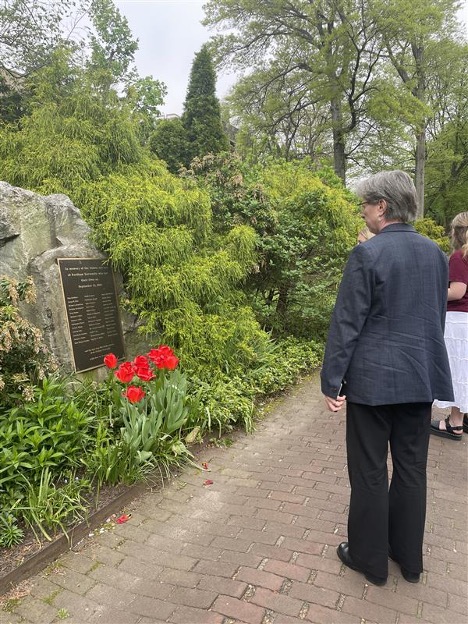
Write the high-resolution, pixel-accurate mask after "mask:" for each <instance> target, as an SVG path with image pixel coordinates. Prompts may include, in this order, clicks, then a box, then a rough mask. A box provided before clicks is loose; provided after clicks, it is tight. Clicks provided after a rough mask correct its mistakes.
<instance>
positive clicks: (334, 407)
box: [323, 394, 346, 412]
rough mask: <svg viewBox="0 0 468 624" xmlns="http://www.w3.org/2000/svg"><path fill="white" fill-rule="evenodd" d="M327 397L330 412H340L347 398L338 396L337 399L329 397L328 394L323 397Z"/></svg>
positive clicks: (326, 403) (326, 402)
mask: <svg viewBox="0 0 468 624" xmlns="http://www.w3.org/2000/svg"><path fill="white" fill-rule="evenodd" d="M323 396H324V397H325V405H326V406H327V408H328V409H329V410H330V412H338V411H339V410H340V409H341V408H342V407H343V405H344V402H345V401H346V397H345V396H337V397H335V398H333V397H329V396H327V395H326V394H324V395H323Z"/></svg>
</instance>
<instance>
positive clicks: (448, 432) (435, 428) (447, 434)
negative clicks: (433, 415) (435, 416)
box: [431, 416, 463, 440]
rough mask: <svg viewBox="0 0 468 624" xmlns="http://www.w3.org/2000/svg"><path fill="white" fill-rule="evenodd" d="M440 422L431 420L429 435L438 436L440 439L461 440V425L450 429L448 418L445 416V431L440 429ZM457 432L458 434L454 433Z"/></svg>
mask: <svg viewBox="0 0 468 624" xmlns="http://www.w3.org/2000/svg"><path fill="white" fill-rule="evenodd" d="M441 422H442V421H441V420H433V421H432V422H431V433H433V434H434V435H436V436H440V437H441V438H449V439H450V440H461V438H462V431H463V425H458V426H457V427H452V425H451V424H450V416H447V418H446V419H445V421H444V422H445V429H440V428H439V425H440V423H441ZM456 431H459V432H460V433H455V432H456Z"/></svg>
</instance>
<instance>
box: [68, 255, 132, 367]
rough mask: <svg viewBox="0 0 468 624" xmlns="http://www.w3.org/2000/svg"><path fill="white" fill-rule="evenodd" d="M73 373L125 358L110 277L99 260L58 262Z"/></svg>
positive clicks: (114, 292) (113, 288) (111, 274)
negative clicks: (111, 357) (109, 358)
mask: <svg viewBox="0 0 468 624" xmlns="http://www.w3.org/2000/svg"><path fill="white" fill-rule="evenodd" d="M57 261H58V265H59V269H60V275H61V278H62V287H63V295H64V298H65V306H66V310H67V318H68V328H69V330H70V338H71V344H72V350H73V358H74V361H75V370H76V372H83V371H86V370H90V369H92V368H97V367H98V366H103V365H104V363H103V358H104V356H105V355H107V354H108V353H113V354H114V355H116V356H117V358H119V359H120V358H123V357H124V355H125V349H124V341H123V335H122V325H121V322H120V315H119V307H118V304H117V294H116V290H115V283H114V274H113V272H112V269H111V267H110V266H109V265H108V264H106V262H105V261H104V260H101V259H100V258H58V259H57Z"/></svg>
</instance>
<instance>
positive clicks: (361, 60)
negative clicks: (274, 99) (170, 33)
mask: <svg viewBox="0 0 468 624" xmlns="http://www.w3.org/2000/svg"><path fill="white" fill-rule="evenodd" d="M367 4H368V3H367V1H366V0H331V1H328V0H327V1H325V0H318V1H317V2H310V1H309V0H286V1H282V2H256V1H255V0H209V2H208V3H207V5H206V7H205V10H206V20H205V23H206V24H207V25H209V26H213V27H218V28H225V29H229V34H228V35H226V36H223V35H219V36H216V37H214V38H213V44H214V48H215V50H216V54H217V59H219V60H222V61H223V62H225V63H232V64H233V65H234V66H236V67H241V68H243V69H247V68H248V69H250V70H253V73H257V75H259V73H260V72H263V73H264V75H265V80H264V81H263V83H258V88H259V89H260V93H267V92H268V91H271V90H276V91H277V92H281V83H282V81H283V80H284V78H285V77H286V76H288V81H289V82H290V83H295V84H296V85H299V84H301V83H303V84H305V85H306V89H304V92H303V97H302V101H301V104H300V106H301V107H302V108H304V107H306V106H309V105H311V103H315V105H317V104H319V103H321V104H326V105H327V107H328V119H327V128H328V132H329V135H330V137H331V140H330V143H331V152H332V155H333V163H334V169H335V172H336V173H337V175H338V176H339V177H340V178H341V179H342V180H343V181H345V179H346V164H347V162H346V161H347V158H348V156H349V155H350V154H351V153H352V151H353V150H354V149H356V146H355V145H353V144H352V137H353V134H354V135H356V134H357V135H358V134H359V132H360V131H361V129H362V123H363V121H364V120H365V104H366V97H367V95H368V93H369V91H370V90H371V88H372V84H371V80H372V72H373V68H374V66H375V64H376V63H377V62H378V60H379V56H380V52H381V47H380V39H379V36H378V33H377V30H376V24H375V21H374V20H373V18H372V16H371V15H370V14H369V13H368V12H367V11H366V6H367ZM282 116H283V115H282V114H281V115H280V117H282ZM280 117H279V118H278V119H280ZM358 140H359V139H358Z"/></svg>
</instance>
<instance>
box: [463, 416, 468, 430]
mask: <svg viewBox="0 0 468 624" xmlns="http://www.w3.org/2000/svg"><path fill="white" fill-rule="evenodd" d="M463 431H464V432H465V433H468V414H463Z"/></svg>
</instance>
